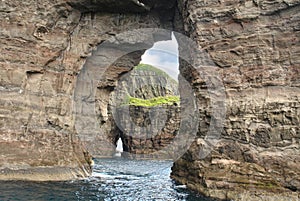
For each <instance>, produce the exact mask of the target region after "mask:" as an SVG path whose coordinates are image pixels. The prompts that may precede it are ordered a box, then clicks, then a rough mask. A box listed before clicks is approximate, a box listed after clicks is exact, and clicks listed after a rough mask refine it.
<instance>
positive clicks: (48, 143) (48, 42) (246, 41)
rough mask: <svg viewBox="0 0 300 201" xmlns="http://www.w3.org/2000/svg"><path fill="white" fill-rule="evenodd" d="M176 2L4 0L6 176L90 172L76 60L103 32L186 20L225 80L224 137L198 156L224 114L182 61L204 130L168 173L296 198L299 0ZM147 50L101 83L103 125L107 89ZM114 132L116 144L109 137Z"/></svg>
mask: <svg viewBox="0 0 300 201" xmlns="http://www.w3.org/2000/svg"><path fill="white" fill-rule="evenodd" d="M177 3H178V6H177V5H176V6H177V7H178V8H176V6H175V7H174V2H173V1H154V0H153V1H151V0H149V1H146V0H145V1H125V0H124V1H108V0H107V1H104V0H102V1H101V0H99V1H84V0H68V1H65V0H56V1H52V0H51V1H50V0H45V1H39V2H38V3H37V2H36V1H33V0H23V1H16V0H12V1H1V2H0V8H1V9H0V10H1V11H3V12H0V16H1V18H0V22H1V30H0V40H1V46H0V53H1V54H0V74H1V76H0V77H1V79H0V93H1V96H0V102H1V104H0V144H1V146H0V147H1V149H0V169H1V171H0V179H33V180H55V179H56V180H57V179H60V180H61V179H73V178H78V177H84V176H87V175H88V174H89V173H90V172H91V169H90V165H89V164H90V155H89V154H88V153H87V148H90V147H86V146H85V147H84V146H83V145H82V143H84V142H82V141H80V140H79V139H78V135H79V134H80V133H78V132H77V131H76V129H75V127H76V122H75V120H74V115H73V112H74V111H73V110H74V108H73V107H72V106H73V98H72V97H73V95H74V91H75V89H74V88H75V85H76V80H77V79H78V77H79V76H80V75H83V74H84V72H83V71H82V70H81V69H82V67H83V66H84V64H86V63H88V62H89V61H88V59H87V58H91V57H90V56H91V52H92V50H96V47H97V46H98V45H99V44H101V43H102V42H103V41H105V40H107V39H108V38H111V37H112V36H115V35H117V34H118V33H121V32H123V31H126V30H132V29H135V28H147V27H151V28H153V27H159V28H166V29H170V30H175V31H176V30H182V31H183V32H184V33H187V34H188V35H189V36H190V37H191V38H192V39H193V40H194V41H196V42H197V44H198V45H199V49H202V50H204V51H206V52H208V54H209V55H210V57H211V61H212V62H211V63H210V65H211V64H212V63H213V64H214V65H216V66H217V71H218V73H219V74H220V80H222V82H223V84H224V87H225V91H226V99H225V100H224V102H225V103H226V109H227V110H226V117H225V118H224V124H223V126H222V127H223V131H222V135H221V137H220V141H219V143H217V145H216V146H215V147H213V149H212V151H211V152H210V154H209V155H208V156H207V157H205V158H204V159H200V157H199V151H200V150H201V148H202V147H203V146H204V145H205V141H204V140H203V139H205V136H206V134H207V131H208V129H209V127H210V125H211V119H214V118H217V117H214V116H212V115H211V113H210V109H211V108H212V107H214V105H211V104H210V103H211V100H210V99H211V96H210V95H211V94H209V93H208V91H207V90H206V88H207V86H206V84H205V81H204V80H203V79H202V77H201V76H200V75H199V74H198V73H197V72H196V71H195V69H193V68H190V67H189V66H187V65H184V64H183V63H181V66H180V71H181V74H182V75H183V76H184V77H185V79H186V80H187V81H188V82H189V83H191V85H192V86H193V89H194V91H195V94H196V97H197V100H198V108H199V115H200V121H199V130H198V133H197V139H196V140H195V142H194V143H193V145H192V146H191V147H190V149H189V150H188V152H187V153H186V154H185V155H184V156H182V157H181V158H180V159H179V160H178V161H176V162H175V163H174V166H173V172H172V177H173V178H174V179H175V180H177V181H178V182H181V183H185V184H187V186H188V187H189V188H192V189H194V190H197V191H199V192H201V193H204V194H206V195H209V196H212V197H217V198H222V199H223V198H224V199H226V198H227V199H234V200H243V199H244V200H257V199H258V197H259V198H262V199H265V200H299V189H300V184H299V183H300V181H299V174H300V169H299V161H300V158H299V156H300V154H299V138H300V129H299V123H300V122H299V115H300V111H299V108H300V103H299V100H300V98H299V96H300V95H299V94H300V92H299V87H300V72H299V58H300V57H299V44H300V43H299V30H300V28H299V18H300V16H299V1H297V0H289V1H277V0H274V1H266V0H262V1H234V0H233V1H204V0H178V2H177ZM149 8H150V9H149ZM162 10H163V12H162ZM160 11H161V12H160ZM165 11H167V12H165ZM178 11H180V15H179V14H178ZM180 19H183V25H184V26H181V25H182V24H181V20H180ZM182 28H184V29H182ZM161 39H162V38H160V40H161ZM163 39H168V37H165V38H163ZM157 40H158V39H156V41H157ZM154 42H155V41H152V42H151V43H149V44H145V46H144V47H145V48H144V50H145V49H147V48H150V47H151V46H152V45H153V43H154ZM107 53H109V52H107ZM142 54H143V51H141V52H136V53H134V54H131V55H130V56H129V57H128V58H127V59H126V61H125V60H122V61H121V62H119V63H116V64H115V65H113V66H110V68H108V71H107V76H106V77H104V78H103V80H101V81H99V83H96V86H97V90H98V91H97V92H96V100H95V102H97V104H99V105H97V108H96V110H97V112H98V114H99V122H100V126H99V127H101V128H102V127H106V128H107V129H111V128H112V127H113V126H114V125H112V124H111V121H110V123H109V121H108V118H107V117H108V111H107V110H106V109H105V108H107V105H108V104H109V95H110V93H111V92H112V91H113V89H114V87H115V86H116V82H117V80H118V79H119V78H120V76H121V75H123V74H124V73H126V72H128V71H130V70H131V69H132V67H133V66H135V65H137V64H138V62H139V59H140V56H141V55H142ZM108 56H109V54H108ZM94 59H95V58H94ZM91 60H93V59H91ZM103 62H104V61H103ZM201 65H202V64H198V66H201ZM102 70H103V69H102ZM100 71H101V70H100ZM93 74H97V72H93ZM106 78H107V79H106ZM82 90H84V89H82ZM97 94H101V96H98V95H97ZM101 115H102V116H101ZM97 125H99V124H97ZM114 128H116V127H114ZM116 132H118V131H116ZM108 139H109V143H108V144H111V140H113V139H114V138H113V137H112V136H111V138H108ZM104 148H105V147H104ZM111 149H113V150H115V145H113V147H107V150H108V152H110V151H111Z"/></svg>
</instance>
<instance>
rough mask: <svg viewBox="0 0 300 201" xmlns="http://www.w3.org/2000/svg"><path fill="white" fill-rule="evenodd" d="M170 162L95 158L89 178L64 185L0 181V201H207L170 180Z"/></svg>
mask: <svg viewBox="0 0 300 201" xmlns="http://www.w3.org/2000/svg"><path fill="white" fill-rule="evenodd" d="M171 166H172V162H170V161H141V160H127V159H122V158H113V159H96V160H95V166H94V171H93V175H92V176H91V177H90V178H87V179H83V180H79V181H78V180H76V181H67V182H28V181H1V182H0V201H4V200H5V201H6V200H12V201H18V200H22V201H23V200H24V201H30V200H32V201H44V200H55V201H62V200H105V201H109V200H116V201H123V200H124V201H154V200H163V201H165V200H186V201H210V199H208V198H205V197H202V196H200V195H197V194H196V193H194V192H192V191H189V190H188V189H186V187H185V186H184V185H179V184H176V183H175V182H174V181H173V180H171V179H170V177H169V175H170V172H171Z"/></svg>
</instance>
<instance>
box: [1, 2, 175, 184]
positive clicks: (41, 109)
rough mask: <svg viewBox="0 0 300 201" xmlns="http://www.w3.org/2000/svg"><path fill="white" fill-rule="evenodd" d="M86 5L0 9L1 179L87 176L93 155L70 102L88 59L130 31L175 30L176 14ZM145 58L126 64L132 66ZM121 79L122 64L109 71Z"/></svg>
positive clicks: (9, 5)
mask: <svg viewBox="0 0 300 201" xmlns="http://www.w3.org/2000/svg"><path fill="white" fill-rule="evenodd" d="M89 2H91V1H81V3H82V7H81V6H77V5H79V4H77V3H76V2H75V1H64V0H57V1H42V2H38V3H37V2H36V1H33V0H25V1H2V2H1V3H0V8H1V10H3V11H4V12H0V16H1V19H0V22H1V30H0V40H1V47H0V52H1V54H0V55H1V56H0V74H1V79H0V93H1V96H0V102H1V106H0V125H1V127H0V144H1V149H0V169H1V171H0V179H32V180H65V179H74V178H79V177H86V176H87V175H89V174H90V173H91V168H90V164H91V159H90V158H91V156H90V155H89V153H88V152H87V148H88V147H86V145H85V144H84V142H82V141H81V140H79V138H78V135H80V133H78V132H77V129H75V128H76V123H75V120H74V100H73V99H74V98H73V97H74V91H75V89H74V88H75V85H76V80H77V77H78V75H80V74H82V71H81V69H82V68H83V65H84V64H85V63H86V58H87V57H88V56H90V55H91V52H92V50H94V49H96V47H97V45H99V44H100V43H101V42H103V41H105V40H107V39H108V38H111V37H112V36H114V35H116V34H118V33H121V32H124V31H126V30H132V29H137V28H149V27H151V28H153V27H161V28H167V29H170V28H171V27H173V23H172V18H173V15H174V12H173V11H172V10H171V11H170V12H163V13H161V14H160V13H157V12H156V11H155V12H152V11H151V9H150V10H149V9H147V10H143V12H142V13H141V12H137V11H136V10H133V12H129V11H127V10H126V9H129V8H131V7H127V6H125V7H126V9H125V10H124V12H122V13H119V12H114V13H109V12H108V11H109V9H108V10H105V12H102V11H101V12H100V10H101V9H100V10H99V12H98V11H95V10H93V9H89V6H88V5H89V4H90V3H89ZM102 2H104V1H102ZM118 2H119V3H120V4H118ZM118 2H117V1H115V4H113V5H114V6H115V7H116V8H117V7H122V5H123V3H124V2H125V1H118ZM109 3H110V1H106V2H105V3H103V4H101V5H106V6H107V7H109V6H110V4H109ZM135 4H136V3H135ZM83 7H86V8H88V9H84V10H81V8H83ZM151 7H157V6H154V5H152V6H151ZM158 7H159V6H158ZM171 7H172V6H171ZM169 8H170V7H169V6H167V7H165V8H164V9H166V10H168V9H169ZM116 11H117V9H116ZM162 15H163V17H162ZM154 42H155V41H153V42H151V43H149V44H147V45H146V46H145V48H144V49H147V48H150V47H151V46H152V45H153V43H154ZM142 53H143V52H141V53H139V54H138V57H133V58H130V59H129V63H130V68H132V67H133V66H134V65H136V64H138V62H139V59H140V56H141V55H142ZM128 66H129V65H125V71H129V70H130V68H127V67H128ZM100 71H101V70H100ZM121 73H124V65H123V68H122V67H120V68H119V69H118V70H117V71H115V72H114V73H112V74H113V76H114V77H113V79H116V80H117V79H118V75H119V74H121ZM105 82H106V81H105ZM105 82H104V83H105ZM107 82H109V81H107ZM99 85H101V84H99ZM108 85H109V83H108ZM100 88H101V87H100V86H99V89H100ZM108 88H109V87H108ZM108 88H106V89H108ZM102 95H103V96H102V97H103V98H102V99H101V100H104V101H107V100H108V98H109V96H107V97H105V93H102ZM106 98H107V99H106ZM82 143H83V144H84V146H83V145H82ZM2 170H3V171H2ZM27 173H28V174H27ZM29 173H30V174H29Z"/></svg>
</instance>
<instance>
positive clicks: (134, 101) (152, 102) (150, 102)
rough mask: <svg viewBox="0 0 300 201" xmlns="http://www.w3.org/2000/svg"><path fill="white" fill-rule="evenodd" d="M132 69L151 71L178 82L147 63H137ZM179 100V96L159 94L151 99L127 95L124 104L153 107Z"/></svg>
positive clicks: (175, 82)
mask: <svg viewBox="0 0 300 201" xmlns="http://www.w3.org/2000/svg"><path fill="white" fill-rule="evenodd" d="M134 70H144V71H152V72H155V73H156V74H157V75H160V76H163V77H166V79H168V80H170V81H171V82H173V83H174V84H178V82H177V81H176V80H174V79H173V78H171V77H170V76H169V75H168V74H167V73H165V72H164V71H162V70H160V69H158V68H155V67H154V66H151V65H149V64H139V65H137V66H136V67H134ZM179 102H180V97H179V96H165V97H162V96H159V97H155V98H151V99H141V98H135V97H131V96H128V97H127V100H126V103H125V104H126V105H135V106H144V107H153V106H158V105H172V104H174V103H179Z"/></svg>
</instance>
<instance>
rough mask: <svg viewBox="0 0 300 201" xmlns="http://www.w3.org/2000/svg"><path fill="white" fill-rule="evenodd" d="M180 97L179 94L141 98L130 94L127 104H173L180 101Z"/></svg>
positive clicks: (148, 105)
mask: <svg viewBox="0 0 300 201" xmlns="http://www.w3.org/2000/svg"><path fill="white" fill-rule="evenodd" d="M179 102H180V97H179V96H165V97H162V96H159V97H155V98H151V99H141V98H135V97H131V96H128V99H127V102H126V104H127V105H134V106H144V107H154V106H158V105H172V104H174V103H179Z"/></svg>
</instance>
